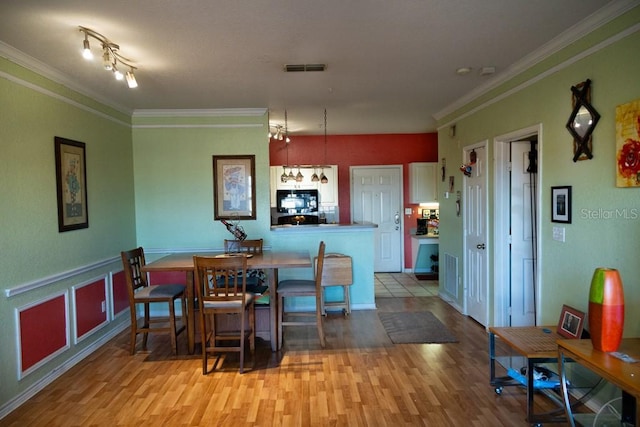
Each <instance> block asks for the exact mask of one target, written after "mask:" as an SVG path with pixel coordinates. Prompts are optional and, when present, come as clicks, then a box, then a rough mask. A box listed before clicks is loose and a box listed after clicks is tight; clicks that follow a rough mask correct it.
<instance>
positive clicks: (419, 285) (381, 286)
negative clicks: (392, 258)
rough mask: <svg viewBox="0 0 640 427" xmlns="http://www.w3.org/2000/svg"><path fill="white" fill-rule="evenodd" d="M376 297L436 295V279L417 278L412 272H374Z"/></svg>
mask: <svg viewBox="0 0 640 427" xmlns="http://www.w3.org/2000/svg"><path fill="white" fill-rule="evenodd" d="M374 276H375V295H376V298H393V297H396V298H402V297H430V296H437V295H438V281H437V280H418V279H417V278H416V276H415V275H414V274H412V273H375V275H374Z"/></svg>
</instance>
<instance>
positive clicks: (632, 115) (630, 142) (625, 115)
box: [616, 99, 640, 187]
mask: <svg viewBox="0 0 640 427" xmlns="http://www.w3.org/2000/svg"><path fill="white" fill-rule="evenodd" d="M616 163H617V167H616V186H617V187H640V99H639V100H636V101H633V102H629V103H628V104H624V105H619V106H618V107H616Z"/></svg>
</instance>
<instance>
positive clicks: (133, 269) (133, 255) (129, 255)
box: [121, 247, 149, 301]
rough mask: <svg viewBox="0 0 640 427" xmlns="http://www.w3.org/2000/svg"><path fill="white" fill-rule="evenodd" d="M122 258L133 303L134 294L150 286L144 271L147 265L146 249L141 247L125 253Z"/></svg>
mask: <svg viewBox="0 0 640 427" xmlns="http://www.w3.org/2000/svg"><path fill="white" fill-rule="evenodd" d="M121 256H122V264H123V266H124V269H125V278H126V281H127V285H128V286H127V289H128V291H129V299H130V300H131V301H133V298H134V294H135V293H136V291H137V290H138V289H140V288H144V287H147V286H149V283H148V282H147V274H146V273H144V272H143V271H142V267H144V266H145V264H146V261H145V257H144V249H142V247H139V248H135V249H131V250H130V251H123V252H122V254H121Z"/></svg>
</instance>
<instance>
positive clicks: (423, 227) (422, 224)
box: [416, 218, 429, 235]
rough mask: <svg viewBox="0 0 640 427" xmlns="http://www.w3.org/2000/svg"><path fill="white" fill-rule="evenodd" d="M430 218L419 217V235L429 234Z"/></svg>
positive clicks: (417, 232)
mask: <svg viewBox="0 0 640 427" xmlns="http://www.w3.org/2000/svg"><path fill="white" fill-rule="evenodd" d="M428 222H429V219H428V218H418V228H417V229H416V234H417V235H423V234H427V233H428V231H429V228H428V227H429V226H428Z"/></svg>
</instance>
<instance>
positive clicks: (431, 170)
mask: <svg viewBox="0 0 640 427" xmlns="http://www.w3.org/2000/svg"><path fill="white" fill-rule="evenodd" d="M437 177H438V163H437V162H419V163H409V194H410V198H411V200H410V203H416V204H417V203H433V202H437V201H438V180H437V179H438V178H437Z"/></svg>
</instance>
